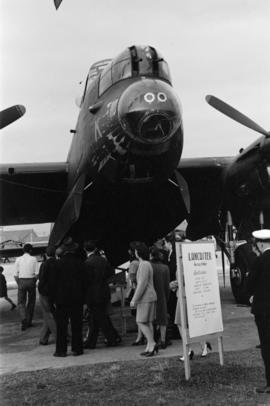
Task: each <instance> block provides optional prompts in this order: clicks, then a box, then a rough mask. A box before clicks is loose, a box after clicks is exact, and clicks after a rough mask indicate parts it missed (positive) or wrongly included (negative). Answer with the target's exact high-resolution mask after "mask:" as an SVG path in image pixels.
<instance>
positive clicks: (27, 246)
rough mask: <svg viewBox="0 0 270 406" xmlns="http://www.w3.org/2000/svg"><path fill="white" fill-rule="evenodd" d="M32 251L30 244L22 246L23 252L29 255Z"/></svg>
mask: <svg viewBox="0 0 270 406" xmlns="http://www.w3.org/2000/svg"><path fill="white" fill-rule="evenodd" d="M32 251H33V246H32V245H31V244H28V243H27V244H24V246H23V252H27V253H28V254H31V252H32Z"/></svg>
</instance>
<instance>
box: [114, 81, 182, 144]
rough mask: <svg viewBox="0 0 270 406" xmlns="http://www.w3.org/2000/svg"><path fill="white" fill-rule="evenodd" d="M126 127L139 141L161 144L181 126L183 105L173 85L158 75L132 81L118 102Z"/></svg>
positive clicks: (122, 123) (121, 118) (122, 124)
mask: <svg viewBox="0 0 270 406" xmlns="http://www.w3.org/2000/svg"><path fill="white" fill-rule="evenodd" d="M118 116H119V121H120V123H121V126H122V128H123V130H124V131H125V132H126V133H127V134H128V135H129V136H130V137H131V138H132V139H133V140H135V141H137V142H140V143H143V144H159V143H162V142H164V141H166V140H167V139H168V138H170V137H171V136H172V135H173V134H174V133H175V131H176V129H177V128H179V126H181V107H180V103H179V101H178V98H177V96H176V95H175V93H174V91H173V89H172V88H171V87H170V86H169V85H168V84H167V83H165V82H162V81H160V80H157V79H143V80H140V81H137V82H135V83H133V84H132V85H130V86H129V87H128V88H127V89H126V90H125V91H124V92H123V94H122V96H121V98H120V100H119V103H118Z"/></svg>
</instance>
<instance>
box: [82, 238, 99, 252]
mask: <svg viewBox="0 0 270 406" xmlns="http://www.w3.org/2000/svg"><path fill="white" fill-rule="evenodd" d="M83 246H84V248H85V249H86V251H88V252H91V251H95V249H96V248H97V245H96V242H95V241H94V240H87V241H85V242H84V244H83Z"/></svg>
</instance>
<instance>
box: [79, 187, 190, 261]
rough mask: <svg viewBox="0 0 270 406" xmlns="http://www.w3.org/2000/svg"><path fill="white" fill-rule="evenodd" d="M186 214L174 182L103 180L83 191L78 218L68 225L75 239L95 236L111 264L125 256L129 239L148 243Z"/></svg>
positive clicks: (122, 259)
mask: <svg viewBox="0 0 270 406" xmlns="http://www.w3.org/2000/svg"><path fill="white" fill-rule="evenodd" d="M185 218H186V208H185V205H184V202H183V199H182V196H181V194H180V192H179V189H178V187H177V186H176V185H174V184H172V183H170V182H169V181H163V182H162V183H160V182H147V183H132V182H130V183H125V182H119V183H118V184H114V185H113V186H112V184H110V183H105V182H104V181H102V180H101V179H100V180H99V181H96V182H95V183H94V184H93V185H92V186H91V187H90V188H89V190H87V191H85V192H84V199H83V204H82V208H81V215H80V219H79V220H78V222H77V223H76V224H74V226H73V227H72V229H71V234H72V236H73V237H74V239H76V240H77V241H83V240H85V239H95V240H97V241H98V242H99V243H100V247H101V248H103V249H104V250H105V252H106V254H107V256H108V258H109V260H110V261H111V262H112V263H113V264H114V265H119V264H120V263H121V262H123V261H125V260H126V259H127V257H128V255H127V250H128V245H129V242H130V241H133V240H141V241H145V242H146V243H148V244H151V243H153V242H154V241H155V240H157V239H158V238H161V237H163V236H164V235H166V234H167V233H168V232H169V231H171V230H172V229H174V228H175V227H176V226H177V225H178V224H180V223H181V221H183V220H184V219H185Z"/></svg>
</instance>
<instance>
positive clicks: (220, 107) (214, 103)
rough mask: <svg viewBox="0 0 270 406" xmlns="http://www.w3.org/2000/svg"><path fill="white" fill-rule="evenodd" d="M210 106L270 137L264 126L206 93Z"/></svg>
mask: <svg viewBox="0 0 270 406" xmlns="http://www.w3.org/2000/svg"><path fill="white" fill-rule="evenodd" d="M205 100H206V101H207V103H208V104H210V106H212V107H214V108H215V109H216V110H218V111H220V112H221V113H223V114H225V115H226V116H228V117H230V118H232V119H233V120H235V121H237V122H238V123H240V124H242V125H244V126H246V127H248V128H250V129H251V130H254V131H257V132H258V133H260V134H263V135H265V136H266V137H270V133H269V132H267V131H266V130H265V129H264V128H262V127H260V126H259V125H258V124H257V123H255V122H254V121H252V120H251V119H250V118H248V117H247V116H245V115H244V114H242V113H240V111H238V110H236V109H234V108H233V107H231V106H230V105H229V104H227V103H225V102H223V101H222V100H220V99H218V98H217V97H215V96H211V95H207V96H206V97H205Z"/></svg>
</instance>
